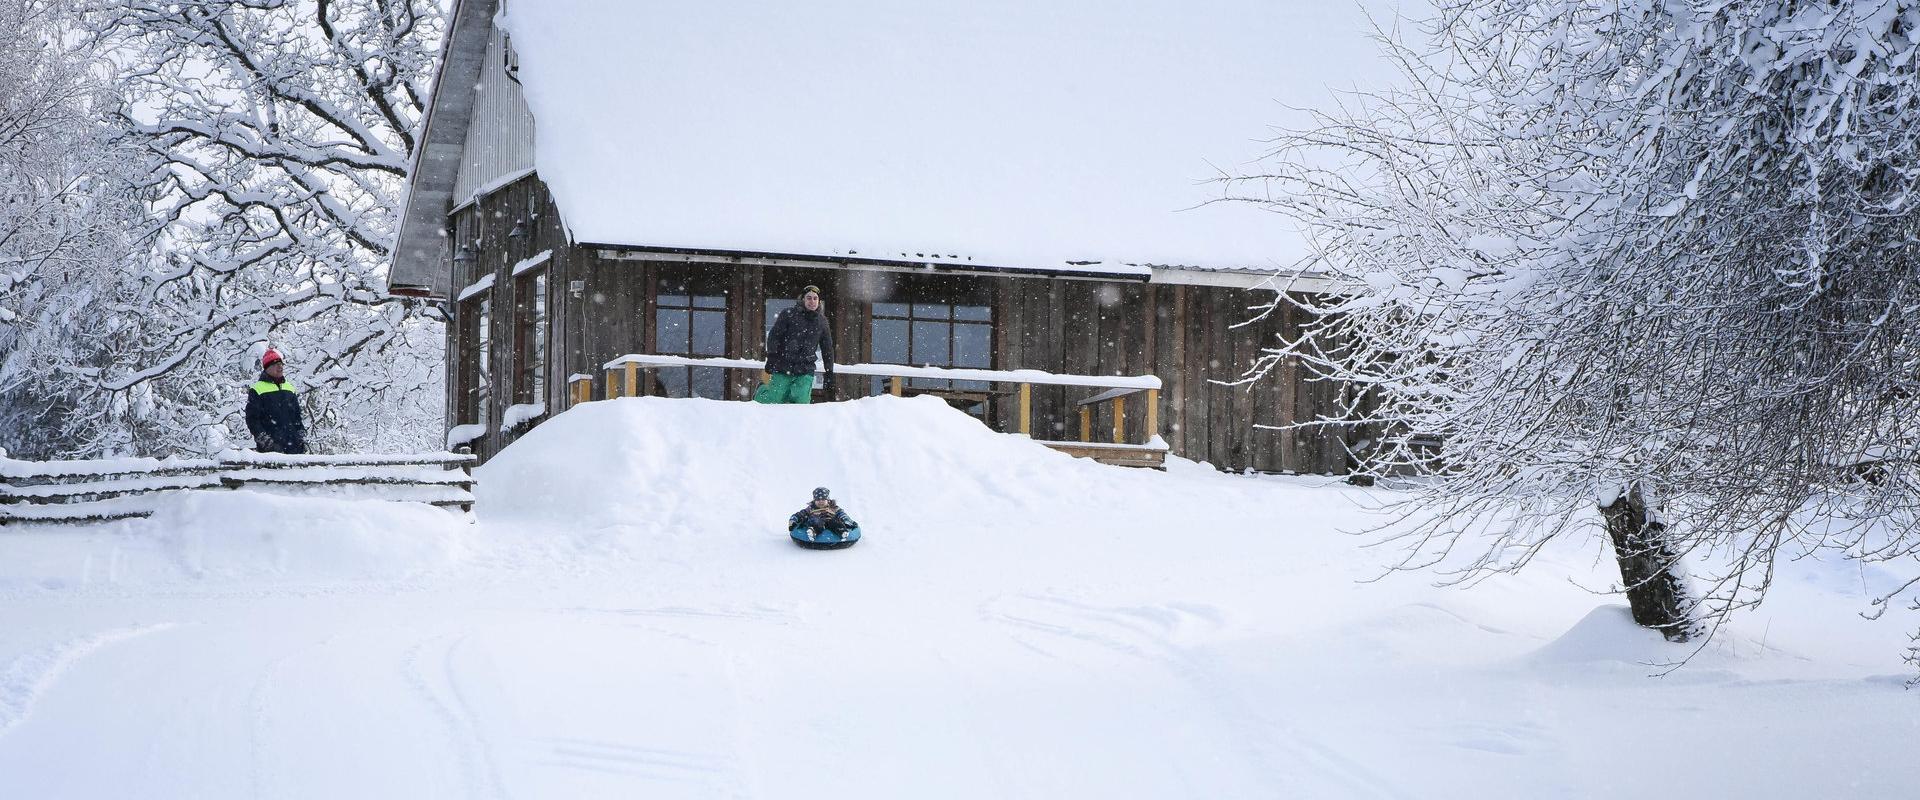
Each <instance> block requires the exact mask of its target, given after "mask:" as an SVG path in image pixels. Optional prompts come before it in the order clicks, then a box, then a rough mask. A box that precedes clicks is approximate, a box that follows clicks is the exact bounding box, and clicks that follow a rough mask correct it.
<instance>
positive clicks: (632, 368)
mask: <svg viewBox="0 0 1920 800" xmlns="http://www.w3.org/2000/svg"><path fill="white" fill-rule="evenodd" d="M626 396H627V397H639V396H640V365H639V364H635V363H633V362H631V361H629V362H627V395H626Z"/></svg>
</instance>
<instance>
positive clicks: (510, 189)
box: [447, 177, 583, 458]
mask: <svg viewBox="0 0 1920 800" xmlns="http://www.w3.org/2000/svg"><path fill="white" fill-rule="evenodd" d="M522 220H524V221H525V223H526V227H527V231H528V235H526V236H524V237H520V238H514V237H511V236H509V235H508V234H509V233H511V232H512V230H513V227H514V223H515V222H517V221H522ZM449 228H450V229H451V232H452V233H451V235H452V236H453V237H454V241H453V246H452V247H451V248H449V250H450V251H453V252H457V251H458V249H459V247H460V245H461V244H466V245H467V246H469V247H470V248H472V251H473V253H474V261H473V264H472V265H471V266H470V267H469V268H467V269H465V270H460V269H454V270H453V272H454V275H453V282H452V286H453V288H452V292H453V293H454V295H455V296H456V297H457V296H458V294H459V292H460V291H461V290H463V289H465V288H466V287H468V286H471V285H472V284H473V283H474V282H476V281H478V280H480V279H481V278H482V277H484V276H485V275H488V274H492V275H493V276H494V285H493V288H492V289H491V290H490V293H491V298H492V304H491V306H490V309H489V310H490V312H491V318H490V319H489V320H488V330H489V338H490V339H491V343H490V344H491V346H490V350H489V356H490V358H489V361H488V364H487V370H488V372H489V374H491V375H492V376H493V391H492V394H491V395H490V396H489V398H488V400H489V402H488V408H486V409H475V410H474V413H471V414H465V415H462V414H459V413H457V412H459V411H460V408H461V402H460V398H461V395H462V394H463V393H465V392H466V391H467V389H468V388H469V387H467V386H465V385H464V384H463V383H462V381H461V379H460V378H461V375H462V374H463V370H461V369H460V365H461V364H463V363H466V362H467V361H469V360H471V359H473V358H476V357H477V355H476V353H475V350H476V348H477V343H476V342H472V341H468V338H469V337H467V336H463V335H461V334H462V332H463V331H468V330H470V328H471V326H470V325H467V324H463V323H465V322H469V321H467V320H463V319H461V317H460V315H461V313H462V311H463V309H464V307H465V306H466V304H463V303H458V302H451V303H449V304H448V306H447V307H448V309H449V316H450V319H449V322H450V323H451V324H449V325H448V326H447V330H448V335H447V351H448V353H449V354H450V356H451V361H452V363H449V364H448V365H447V419H448V420H449V424H452V425H464V424H468V423H473V422H477V421H479V420H477V419H475V418H473V417H474V416H475V415H476V414H482V413H483V414H484V417H485V419H486V421H487V428H488V430H487V434H486V435H485V436H484V437H482V438H480V439H477V440H475V441H474V442H473V443H472V445H471V446H472V447H473V449H474V452H475V453H476V454H479V455H480V456H481V458H486V457H487V456H490V455H492V454H493V453H495V452H498V451H499V449H500V448H502V447H505V446H506V445H507V443H508V442H509V441H511V439H510V438H509V437H507V436H505V435H503V434H501V433H500V430H499V424H500V419H501V417H502V416H503V415H504V413H505V411H506V408H507V407H508V406H510V405H513V404H514V403H515V402H519V400H517V399H516V398H515V397H514V393H513V390H514V386H513V376H514V375H515V373H516V370H515V365H514V363H513V359H514V357H515V355H516V353H515V347H514V344H515V343H514V330H515V329H514V309H515V308H516V307H517V306H519V305H521V304H522V303H523V302H524V301H525V300H526V298H518V297H515V296H514V294H515V291H516V289H517V288H518V287H517V285H516V282H515V281H514V279H513V276H512V275H511V274H510V273H511V272H512V269H513V265H514V264H516V263H519V262H520V261H521V260H522V259H525V258H529V257H532V256H533V255H535V254H537V253H539V252H541V251H542V250H551V251H552V252H553V255H552V257H551V258H550V259H549V260H548V261H547V263H546V265H545V266H544V267H543V269H545V270H547V292H548V296H547V370H546V372H547V376H546V381H545V383H546V392H545V394H546V397H545V399H544V402H545V403H546V404H547V408H549V409H559V408H563V407H564V403H563V398H564V396H565V392H566V386H565V384H566V377H567V374H568V372H567V371H566V370H565V368H564V365H563V364H562V362H563V361H564V360H565V359H563V358H562V357H561V352H562V350H563V347H564V346H565V345H564V343H565V342H566V339H565V337H566V336H567V335H568V334H569V333H577V332H578V331H580V330H582V329H583V328H582V326H579V325H577V324H569V322H568V320H566V319H564V318H563V316H562V314H563V313H564V311H565V310H566V308H567V303H566V302H565V300H566V299H567V298H566V287H567V284H566V281H567V276H568V274H569V273H570V271H571V270H574V269H576V267H575V265H573V264H571V263H570V262H571V261H572V260H573V259H572V256H573V254H572V253H571V252H570V249H569V248H568V247H567V244H566V241H567V239H566V231H565V229H564V228H563V227H562V226H561V222H560V214H559V212H558V211H557V210H556V209H555V208H554V206H553V201H552V198H551V196H550V195H549V194H548V193H547V189H546V185H545V184H543V183H541V182H540V180H539V179H538V178H535V177H527V178H523V179H521V180H519V181H516V182H514V183H512V184H510V185H508V186H506V187H504V188H502V189H500V190H499V191H496V192H494V193H493V194H491V195H488V196H487V197H485V198H482V199H481V200H480V202H478V203H476V204H474V205H471V206H468V207H466V208H463V209H461V210H460V212H459V213H457V214H455V215H454V216H453V217H452V218H451V219H450V220H449Z"/></svg>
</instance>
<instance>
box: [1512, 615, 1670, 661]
mask: <svg viewBox="0 0 1920 800" xmlns="http://www.w3.org/2000/svg"><path fill="white" fill-rule="evenodd" d="M1690 652H1691V648H1690V647H1688V646H1687V645H1674V644H1670V643H1668V642H1667V640H1666V638H1665V637H1662V636H1661V635H1660V633H1659V632H1658V631H1655V630H1652V629H1650V628H1642V627H1640V626H1639V625H1637V624H1635V623H1634V621H1633V612H1632V611H1630V610H1628V608H1627V607H1626V606H1623V605H1618V604H1609V605H1603V606H1600V607H1599V608H1595V609H1594V610H1592V611H1590V612H1588V613H1587V615H1586V616H1585V617H1584V618H1582V619H1581V620H1580V621H1579V622H1578V623H1575V624H1574V626H1573V627H1572V628H1569V629H1567V632H1566V633H1563V634H1561V635H1560V637H1559V638H1557V639H1554V640H1553V641H1551V642H1548V643H1547V644H1545V645H1544V646H1542V647H1540V649H1538V650H1535V651H1533V652H1532V653H1531V654H1529V655H1528V657H1527V660H1528V661H1530V662H1532V663H1534V664H1537V665H1543V666H1544V665H1553V664H1563V665H1574V664H1591V665H1613V664H1631V665H1634V666H1635V667H1636V668H1643V666H1644V665H1646V664H1657V663H1664V662H1669V661H1673V660H1675V659H1679V658H1684V657H1686V656H1687V654H1688V653H1690Z"/></svg>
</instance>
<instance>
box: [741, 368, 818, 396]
mask: <svg viewBox="0 0 1920 800" xmlns="http://www.w3.org/2000/svg"><path fill="white" fill-rule="evenodd" d="M753 401H754V402H756V403H811V402H813V376H812V375H782V374H780V373H778V372H775V373H772V374H770V375H768V376H767V382H766V383H763V384H760V388H759V389H758V390H756V391H754V393H753Z"/></svg>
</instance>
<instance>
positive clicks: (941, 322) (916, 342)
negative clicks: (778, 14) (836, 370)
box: [872, 303, 993, 392]
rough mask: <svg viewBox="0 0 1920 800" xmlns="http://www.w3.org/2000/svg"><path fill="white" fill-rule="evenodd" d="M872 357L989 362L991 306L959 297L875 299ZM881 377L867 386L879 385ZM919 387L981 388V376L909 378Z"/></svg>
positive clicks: (920, 362)
mask: <svg viewBox="0 0 1920 800" xmlns="http://www.w3.org/2000/svg"><path fill="white" fill-rule="evenodd" d="M872 340H873V360H874V362H876V363H880V364H912V365H914V366H932V367H971V368H976V369H991V368H992V367H993V308H992V307H991V306H987V305H971V304H963V303H874V304H873V329H872ZM880 381H881V379H879V378H875V379H874V380H873V386H872V391H874V392H879V391H881V382H880ZM907 385H908V386H912V387H916V388H924V389H985V388H987V386H988V384H987V383H985V382H983V381H948V380H936V379H932V378H914V379H912V380H910V381H908V382H907Z"/></svg>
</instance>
